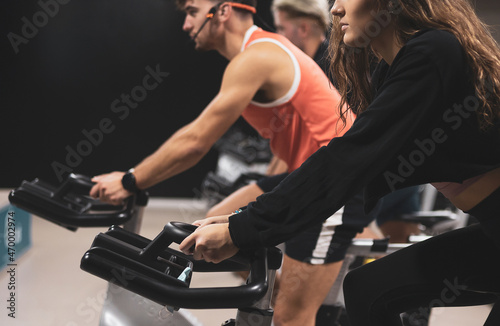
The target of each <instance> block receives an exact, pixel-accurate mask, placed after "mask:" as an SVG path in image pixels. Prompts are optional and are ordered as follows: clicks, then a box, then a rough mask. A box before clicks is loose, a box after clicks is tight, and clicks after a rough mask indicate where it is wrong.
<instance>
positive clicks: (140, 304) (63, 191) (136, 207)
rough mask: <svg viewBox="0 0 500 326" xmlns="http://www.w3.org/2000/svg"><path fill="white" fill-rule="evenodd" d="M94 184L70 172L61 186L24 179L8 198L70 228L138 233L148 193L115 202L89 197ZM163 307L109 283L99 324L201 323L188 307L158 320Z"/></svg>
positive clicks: (181, 325)
mask: <svg viewBox="0 0 500 326" xmlns="http://www.w3.org/2000/svg"><path fill="white" fill-rule="evenodd" d="M93 185H94V183H93V182H92V181H91V179H90V178H89V177H87V176H84V175H80V174H70V175H69V176H68V177H67V178H66V179H65V181H64V182H63V183H62V184H61V185H60V186H54V185H51V184H49V183H47V182H44V181H43V180H40V179H35V180H33V181H23V182H22V183H21V185H20V186H19V187H18V188H16V189H14V190H12V191H11V192H10V194H9V201H10V202H11V204H12V205H14V206H17V207H19V208H21V209H23V210H25V211H27V212H30V213H32V214H33V215H34V216H39V217H41V218H43V219H45V220H48V221H50V222H52V223H55V224H57V225H59V226H61V227H64V228H66V229H68V230H70V231H73V232H76V231H77V230H78V228H80V227H84V228H89V227H103V226H104V227H110V226H112V225H121V226H122V228H123V230H125V231H129V232H136V233H138V232H139V230H140V227H141V223H142V219H143V213H144V208H145V206H146V205H147V203H148V199H149V195H148V193H147V192H139V193H137V194H135V195H134V196H132V197H130V198H128V199H127V200H126V201H125V202H124V203H123V204H122V205H118V206H114V205H109V204H105V203H102V202H100V201H99V200H97V199H94V198H91V197H89V196H88V194H89V192H90V189H91V188H92V186H93ZM116 278H117V279H122V280H123V276H122V275H119V274H116ZM162 309H163V307H162V306H160V305H158V304H156V303H155V302H153V301H151V300H148V299H146V298H143V297H140V296H139V295H137V294H135V293H133V292H129V291H126V290H123V289H122V288H120V287H118V286H116V285H114V284H113V283H110V284H109V286H108V289H107V294H106V300H105V302H104V305H103V307H102V310H101V315H100V321H99V325H100V326H111V325H117V324H120V325H124V326H135V325H147V324H154V325H159V326H172V325H176V326H183V325H184V326H187V325H201V324H200V323H199V322H198V321H197V320H196V319H195V318H194V317H193V316H192V315H190V314H189V313H188V312H187V311H181V312H179V313H177V314H175V316H172V317H170V318H168V319H161V320H160V319H158V318H157V313H156V312H160V311H162ZM152 312H155V313H152Z"/></svg>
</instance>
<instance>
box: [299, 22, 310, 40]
mask: <svg viewBox="0 0 500 326" xmlns="http://www.w3.org/2000/svg"><path fill="white" fill-rule="evenodd" d="M297 30H298V31H299V36H301V37H306V36H308V35H309V33H310V32H311V25H310V24H309V23H308V22H307V21H305V20H302V19H301V20H300V21H299V24H298V29H297Z"/></svg>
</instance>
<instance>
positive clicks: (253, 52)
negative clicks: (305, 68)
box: [230, 42, 291, 70]
mask: <svg viewBox="0 0 500 326" xmlns="http://www.w3.org/2000/svg"><path fill="white" fill-rule="evenodd" d="M288 60H289V55H288V54H287V53H286V52H285V51H284V50H283V49H282V48H281V47H280V46H278V45H276V44H274V43H271V42H257V43H254V44H252V45H250V46H249V47H247V48H246V49H245V50H244V51H242V52H240V53H239V54H238V55H237V56H235V57H234V58H233V59H232V60H231V62H230V65H231V66H237V67H241V65H245V66H248V67H253V68H252V69H259V68H261V69H271V70H273V69H276V68H280V69H281V67H283V65H286V64H287V62H288ZM290 63H291V62H290Z"/></svg>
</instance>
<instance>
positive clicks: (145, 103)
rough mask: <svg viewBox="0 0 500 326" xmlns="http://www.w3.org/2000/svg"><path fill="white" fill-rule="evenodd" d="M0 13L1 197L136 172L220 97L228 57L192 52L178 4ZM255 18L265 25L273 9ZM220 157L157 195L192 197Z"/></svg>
mask: <svg viewBox="0 0 500 326" xmlns="http://www.w3.org/2000/svg"><path fill="white" fill-rule="evenodd" d="M266 4H267V5H266ZM0 6H1V9H0V24H1V27H2V29H1V39H0V45H1V52H0V55H1V62H0V65H1V66H0V69H1V70H0V108H1V115H0V117H1V118H0V119H1V121H2V128H1V142H2V146H1V152H2V155H1V158H2V160H1V163H0V165H1V169H0V170H1V172H0V187H2V188H11V187H15V186H17V185H19V184H20V182H21V181H22V180H24V179H27V180H32V179H34V178H35V177H40V178H41V179H43V180H46V181H48V182H51V183H54V184H57V183H58V182H59V181H60V179H61V178H63V177H65V176H67V174H68V173H69V172H76V173H83V174H88V175H96V174H99V173H103V172H109V171H114V170H126V169H129V168H130V167H132V166H134V165H136V164H137V163H138V162H139V161H140V160H142V159H143V158H144V157H145V156H146V155H148V154H150V153H152V152H153V151H154V150H156V148H157V147H158V146H160V145H161V144H162V143H163V141H164V140H165V139H166V138H167V137H168V136H170V135H171V134H172V133H173V132H174V131H175V130H177V129H178V128H180V127H181V126H183V125H184V124H186V123H188V122H189V121H191V120H193V119H194V118H195V117H196V116H197V115H198V114H199V113H200V112H201V110H202V109H203V108H204V106H205V105H206V104H208V102H209V101H210V100H211V99H212V98H213V96H214V95H215V94H216V93H217V91H218V87H219V82H220V79H221V77H222V72H223V69H224V68H225V65H226V60H225V59H224V58H222V57H221V56H220V55H218V54H217V53H215V52H208V53H198V52H196V51H194V49H193V44H191V43H189V38H188V37H187V35H186V34H185V33H184V32H182V23H183V19H184V15H183V14H182V13H181V12H179V11H178V10H176V8H175V5H174V1H173V0H141V1H137V0H72V1H68V0H58V1H57V0H41V1H17V0H4V1H2V3H1V5H0ZM258 10H259V12H261V16H262V17H263V18H264V19H265V20H269V19H270V15H269V3H268V2H267V1H261V3H260V4H259V8H258ZM147 75H150V76H151V77H146V76H147ZM144 78H147V79H146V85H144V84H143V83H144ZM145 86H146V87H145ZM146 88H149V89H146ZM98 130H99V131H98ZM216 158H217V153H216V152H215V151H211V152H210V153H209V155H208V156H207V157H206V158H205V159H203V161H202V162H201V164H198V166H196V167H195V168H193V169H191V170H190V171H189V172H185V173H183V174H181V175H179V176H177V177H174V178H172V179H171V180H168V181H166V182H164V183H162V184H161V185H158V186H157V187H155V188H154V189H152V193H153V194H158V195H164V196H179V197H190V196H194V195H195V194H196V189H197V188H198V187H199V185H200V182H201V179H202V178H203V177H204V176H205V174H206V173H207V172H208V171H209V170H211V169H213V168H214V167H215V161H216Z"/></svg>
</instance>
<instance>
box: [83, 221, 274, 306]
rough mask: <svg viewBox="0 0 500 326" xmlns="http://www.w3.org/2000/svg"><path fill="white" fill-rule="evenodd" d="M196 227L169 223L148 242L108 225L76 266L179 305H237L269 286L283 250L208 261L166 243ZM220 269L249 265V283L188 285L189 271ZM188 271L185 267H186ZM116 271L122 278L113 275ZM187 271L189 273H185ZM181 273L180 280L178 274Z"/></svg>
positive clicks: (255, 298) (252, 299)
mask: <svg viewBox="0 0 500 326" xmlns="http://www.w3.org/2000/svg"><path fill="white" fill-rule="evenodd" d="M195 228H196V227H195V226H193V225H190V224H185V223H180V222H171V223H169V224H167V225H166V226H165V228H164V229H163V231H162V232H161V233H160V234H159V235H158V236H157V237H156V238H155V239H154V240H152V241H150V240H148V239H145V238H143V237H141V236H139V235H137V234H134V233H131V232H128V231H125V230H123V229H121V228H118V227H112V228H111V229H110V230H109V231H108V232H106V233H101V234H99V235H98V236H96V238H95V240H94V242H93V244H92V247H91V248H90V250H88V251H87V252H86V253H85V254H84V256H83V258H82V260H81V265H80V267H81V268H82V269H83V270H85V271H87V272H89V273H91V274H93V275H96V276H98V277H100V278H103V279H105V280H107V281H109V282H112V283H115V284H117V285H119V286H121V287H124V288H125V289H127V290H129V291H132V292H134V293H137V294H139V295H141V296H143V297H145V298H148V299H150V300H152V301H155V302H157V303H159V304H161V305H168V306H174V307H178V308H191V309H210V308H241V307H248V306H251V305H253V304H254V303H255V302H257V301H258V300H259V299H261V298H262V297H263V296H264V295H265V294H266V292H267V289H268V277H267V272H268V268H269V269H278V268H279V266H280V264H281V251H279V249H277V248H262V249H259V250H257V251H256V252H253V253H251V254H249V253H240V254H238V255H235V256H234V257H232V258H230V259H229V260H226V261H224V262H221V263H220V264H212V263H207V262H204V261H195V260H193V258H192V257H191V256H186V255H184V254H183V253H182V252H179V251H177V250H174V249H171V248H168V246H169V245H170V244H171V243H180V242H182V240H184V238H185V237H186V236H187V235H189V234H191V233H192V232H193V231H194V229H195ZM191 270H192V271H204V272H220V271H239V270H250V273H251V277H250V281H249V283H247V284H245V285H242V286H236V287H215V288H189V285H190V282H191V274H190V272H189V271H191ZM186 271H187V272H186ZM117 272H120V273H121V276H122V277H117ZM186 274H189V275H186ZM181 276H183V277H185V279H184V280H182V279H179V277H181Z"/></svg>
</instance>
